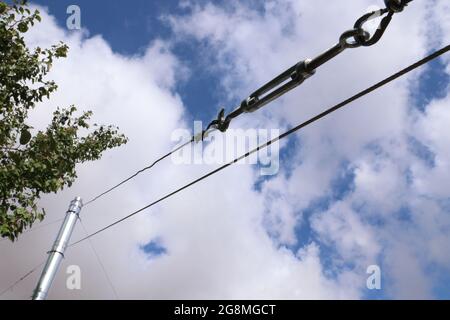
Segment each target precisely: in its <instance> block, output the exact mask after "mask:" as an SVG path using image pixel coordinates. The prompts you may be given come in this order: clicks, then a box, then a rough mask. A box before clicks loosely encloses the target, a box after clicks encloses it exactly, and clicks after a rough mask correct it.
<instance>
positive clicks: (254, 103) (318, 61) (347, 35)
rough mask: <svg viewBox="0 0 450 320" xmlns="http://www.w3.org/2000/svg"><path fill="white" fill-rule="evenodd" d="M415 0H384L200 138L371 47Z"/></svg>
mask: <svg viewBox="0 0 450 320" xmlns="http://www.w3.org/2000/svg"><path fill="white" fill-rule="evenodd" d="M412 1H413V0H384V2H385V5H386V8H384V9H380V10H375V11H372V12H369V13H367V14H365V15H363V16H362V17H360V18H359V19H358V20H357V21H356V23H355V24H354V26H353V29H350V30H347V31H345V32H344V33H343V34H342V35H341V36H340V38H339V42H338V43H337V44H336V45H334V46H333V47H332V48H330V49H328V50H327V51H325V52H323V53H322V54H320V55H318V56H317V57H315V58H314V59H306V60H303V61H300V62H297V63H296V64H295V65H293V66H292V67H290V68H289V69H287V70H285V71H283V72H282V73H281V74H279V75H278V76H276V77H275V78H274V79H272V80H270V81H269V82H267V83H266V84H265V85H263V86H262V87H260V88H259V89H257V90H256V91H254V92H253V93H252V94H250V95H249V96H248V98H247V99H244V100H243V101H242V102H241V104H240V105H239V106H238V107H237V108H236V109H235V110H233V111H232V112H230V113H229V114H228V115H226V116H225V109H221V110H220V112H219V114H218V116H217V119H215V120H213V121H211V123H210V124H209V125H208V126H207V128H206V130H204V131H203V132H202V133H201V134H200V139H203V137H204V136H205V135H206V134H207V133H209V132H210V130H220V131H222V132H225V131H226V130H227V129H228V127H229V125H230V123H231V121H232V120H233V119H235V118H237V117H238V116H240V115H242V114H243V113H251V112H254V111H256V110H258V109H260V108H262V107H263V106H265V105H267V104H268V103H270V102H272V101H274V100H275V99H278V98H279V97H281V96H282V95H284V94H286V93H287V92H289V91H291V90H293V89H294V88H296V87H298V86H299V85H300V84H302V83H303V82H304V81H305V80H306V79H308V78H309V77H311V76H313V75H314V74H315V72H316V69H317V68H318V67H320V66H322V65H323V64H325V63H326V62H328V61H330V60H331V59H333V58H335V57H336V56H337V55H339V54H341V53H342V52H344V51H345V50H346V49H353V48H358V47H361V46H364V47H369V46H372V45H374V44H376V43H377V42H378V41H379V40H380V39H381V37H382V36H383V34H384V32H385V31H386V29H387V27H388V26H389V24H390V22H391V20H392V18H393V16H394V14H396V13H399V12H402V11H403V10H404V9H405V7H406V6H408V4H409V3H410V2H412ZM385 14H387V16H386V17H384V18H383V19H382V20H381V23H380V25H379V27H378V28H377V31H376V32H375V33H374V34H373V35H372V36H371V35H370V34H369V33H368V32H367V31H365V30H364V28H363V26H364V24H365V23H367V22H368V21H370V20H373V19H375V18H377V17H381V16H383V15H385ZM352 39H353V40H352ZM197 139H198V137H195V136H194V137H192V138H191V140H190V141H188V142H186V143H184V144H183V145H181V146H179V147H178V148H176V149H175V150H172V151H171V152H169V153H167V154H165V155H163V156H162V157H160V158H159V159H157V160H156V161H155V162H153V163H152V164H151V165H150V166H148V167H145V168H143V169H141V170H139V171H137V172H136V173H135V174H133V175H131V176H130V177H128V178H126V179H125V180H123V181H121V182H120V183H118V184H116V185H115V186H113V187H111V188H110V189H108V190H106V191H105V192H103V193H101V194H99V195H98V196H96V197H94V198H93V199H92V200H89V201H88V202H86V204H85V206H87V205H89V204H91V203H92V202H94V201H96V200H98V199H99V198H101V197H103V196H104V195H106V194H108V193H110V192H111V191H113V190H115V189H117V188H118V187H120V186H121V185H123V184H124V183H126V182H128V181H130V180H131V179H133V178H135V177H136V176H137V175H139V174H140V173H142V172H144V171H147V170H149V169H150V168H152V167H153V166H154V165H156V164H157V163H158V162H160V161H162V160H164V159H166V158H167V157H169V156H170V155H172V154H173V153H175V152H176V151H178V150H180V149H182V148H184V147H185V146H187V145H189V144H191V143H192V142H194V141H196V140H197Z"/></svg>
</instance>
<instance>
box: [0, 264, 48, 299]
mask: <svg viewBox="0 0 450 320" xmlns="http://www.w3.org/2000/svg"><path fill="white" fill-rule="evenodd" d="M46 260H47V259H45V260H44V261H42V262H41V263H39V264H38V265H37V266H35V267H34V268H33V269H31V270H30V271H28V272H27V273H26V274H25V275H23V276H22V277H20V278H19V279H18V280H17V281H16V282H14V283H13V284H12V285H10V286H9V287H8V288H6V289H5V290H3V291H2V292H1V293H0V297H1V296H3V295H4V294H5V293H7V292H8V291H10V290H12V289H13V288H14V287H15V286H17V285H18V284H19V283H20V282H22V281H23V280H25V279H26V278H28V277H29V276H30V275H31V274H33V273H34V272H35V271H36V270H38V269H39V268H40V267H41V266H43V265H44V263H45V261H46Z"/></svg>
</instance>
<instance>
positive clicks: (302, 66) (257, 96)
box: [203, 0, 413, 133]
mask: <svg viewBox="0 0 450 320" xmlns="http://www.w3.org/2000/svg"><path fill="white" fill-rule="evenodd" d="M411 1H413V0H384V3H385V5H386V8H384V9H380V10H376V11H373V12H369V13H367V14H365V15H363V16H362V17H361V18H359V19H358V20H357V21H356V23H355V25H354V27H353V29H351V30H348V31H346V32H344V33H343V34H342V35H341V37H340V38H339V42H338V43H337V44H336V45H335V46H333V47H332V48H330V49H328V50H327V51H325V52H323V53H322V54H320V55H318V56H317V57H315V58H314V59H306V60H303V61H300V62H298V63H297V64H295V65H294V66H292V67H290V68H289V69H287V70H286V71H284V72H282V73H281V74H279V75H278V76H277V77H275V78H274V79H272V80H271V81H269V82H267V83H266V84H265V85H263V86H262V87H261V88H259V89H257V90H256V91H255V92H253V93H252V94H250V96H249V97H248V98H247V99H245V100H243V101H242V102H241V104H240V105H239V106H238V107H237V108H236V109H235V110H234V111H232V112H231V113H230V114H228V115H227V116H225V109H221V110H220V112H219V114H218V116H217V118H216V119H215V120H213V121H212V122H211V123H210V124H209V125H208V127H207V128H206V130H205V131H203V133H206V132H208V130H210V129H217V130H220V131H222V132H225V131H226V130H227V129H228V127H229V125H230V123H231V121H232V120H233V119H234V118H236V117H238V116H239V115H241V114H242V113H249V112H254V111H256V110H258V109H260V108H261V107H263V106H265V105H266V104H268V103H270V102H271V101H273V100H275V99H277V98H279V97H280V96H282V95H284V94H285V93H287V92H288V91H291V90H292V89H294V88H295V87H297V86H299V85H300V84H302V83H303V81H305V80H306V79H308V78H309V77H311V76H312V75H314V73H315V72H316V69H317V68H318V67H320V66H321V65H323V64H325V63H326V62H328V61H330V60H331V59H333V58H334V57H336V56H337V55H339V54H340V53H342V52H343V51H344V50H345V49H349V48H358V47H361V46H364V47H368V46H372V45H374V44H375V43H377V42H378V41H379V40H380V39H381V37H382V36H383V34H384V32H385V31H386V29H387V27H388V26H389V24H390V22H391V20H392V17H393V16H394V14H395V13H398V12H402V11H403V9H404V8H405V7H406V6H407V5H408V3H409V2H411ZM383 15H386V17H384V18H383V19H382V20H381V22H380V25H379V26H378V28H377V30H376V31H375V33H374V34H373V35H372V36H371V35H370V34H369V33H368V32H367V31H365V30H364V25H365V24H366V23H367V22H368V21H370V20H373V19H376V18H378V17H381V16H383Z"/></svg>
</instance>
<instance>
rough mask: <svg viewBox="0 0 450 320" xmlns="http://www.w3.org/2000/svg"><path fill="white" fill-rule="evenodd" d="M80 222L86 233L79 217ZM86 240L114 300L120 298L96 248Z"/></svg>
mask: <svg viewBox="0 0 450 320" xmlns="http://www.w3.org/2000/svg"><path fill="white" fill-rule="evenodd" d="M80 223H81V226H82V227H83V230H84V234H85V235H87V234H88V232H87V230H86V227H85V226H84V223H83V221H82V220H81V218H80ZM88 242H89V245H90V247H91V249H92V251H93V252H94V255H95V257H96V258H97V261H98V264H99V265H100V267H101V268H102V270H103V274H104V275H105V278H106V280H107V281H108V283H109V286H110V287H111V289H112V292H113V293H114V296H115V297H116V300H120V298H119V295H118V294H117V291H116V288H115V287H114V285H113V283H112V281H111V278H110V277H109V275H108V272H106V268H105V266H104V265H103V263H102V261H101V260H100V256H99V255H98V252H97V250H95V247H94V245H93V243H92V241H91V239H89V240H88Z"/></svg>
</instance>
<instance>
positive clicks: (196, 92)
mask: <svg viewBox="0 0 450 320" xmlns="http://www.w3.org/2000/svg"><path fill="white" fill-rule="evenodd" d="M207 2H208V1H199V2H198V3H203V4H204V3H207ZM34 3H37V4H40V5H43V6H47V7H48V8H49V13H50V14H51V15H53V16H55V17H56V18H57V21H58V25H59V26H60V27H61V28H64V26H65V23H66V19H67V14H66V8H67V6H68V5H70V4H73V2H72V1H66V0H59V1H37V0H36V1H34ZM76 3H77V5H79V6H80V8H81V12H82V21H81V23H82V26H83V28H85V29H87V30H89V33H90V34H89V36H94V35H101V36H102V37H103V38H104V39H105V41H106V42H107V43H108V44H109V46H110V47H111V49H112V50H113V51H114V52H115V53H118V54H120V55H123V56H129V57H135V56H141V55H144V54H145V52H146V49H147V48H148V46H149V45H150V44H151V43H152V42H153V41H154V40H156V39H163V40H165V41H168V42H170V46H171V47H170V50H171V52H172V53H173V54H174V55H175V56H176V58H177V59H179V60H180V61H181V62H182V63H183V64H184V65H187V66H188V67H189V69H190V73H191V75H190V77H189V78H188V79H187V80H183V79H181V80H180V79H179V80H178V81H177V83H176V85H175V86H174V88H172V91H175V92H176V93H177V94H179V96H180V97H181V99H182V102H183V104H184V106H185V107H186V111H187V114H186V118H187V120H188V123H189V122H190V121H191V120H193V119H195V120H202V121H204V122H208V121H210V120H211V119H212V118H214V116H215V115H216V113H217V111H218V110H219V107H221V106H224V107H226V108H227V109H228V110H230V109H232V108H233V106H234V104H236V103H237V102H238V101H239V100H236V98H235V97H231V98H230V96H229V95H227V94H226V92H225V91H226V90H225V89H224V87H223V81H224V78H226V77H227V76H228V75H226V74H223V73H222V72H219V70H222V69H220V68H215V67H211V66H210V65H209V63H211V61H213V60H214V59H209V58H208V59H205V56H208V55H209V54H213V55H214V54H215V52H214V51H213V50H217V47H214V46H212V45H211V43H210V42H211V41H212V40H210V39H208V38H207V37H203V38H202V36H198V37H197V38H195V37H192V38H190V37H181V40H179V39H178V41H175V40H174V39H176V38H177V36H179V35H178V34H176V32H175V31H174V28H173V27H172V26H171V25H170V24H169V23H168V22H167V21H166V20H165V19H163V18H162V17H165V16H167V15H171V16H179V17H183V16H184V15H190V14H192V12H191V11H190V10H189V9H183V8H181V7H180V6H179V4H178V1H173V0H168V1H145V0H136V1H131V2H123V1H84V0H79V1H77V2H76ZM247 3H253V4H254V7H253V8H256V11H257V12H260V13H261V12H262V9H261V7H259V8H258V4H257V3H256V2H253V1H252V2H247ZM215 4H216V5H217V6H219V7H220V6H221V5H222V4H223V2H215ZM331 33H332V35H335V33H336V30H331ZM194 38H195V39H194ZM330 45H331V43H330ZM219 47H220V46H219ZM426 49H427V51H431V50H432V49H435V48H434V47H428V48H426ZM210 51H211V52H212V53H211V52H210ZM311 54H313V53H312V52H311ZM237 55H238V56H239V54H237ZM243 55H244V54H243ZM225 57H227V55H225ZM302 58H305V57H303V56H298V57H296V58H295V59H302ZM218 62H219V61H218ZM295 62H296V61H295V60H293V61H289V62H287V63H288V64H293V63H295ZM233 63H235V62H233ZM343 63H344V62H343ZM347 63H348V62H347ZM236 64H238V63H236ZM231 65H233V64H231ZM233 66H234V65H233ZM268 67H269V66H268ZM444 68H445V64H444V62H443V61H435V62H433V63H431V64H429V65H428V66H427V68H426V69H424V70H423V72H422V73H420V74H419V79H418V81H417V82H414V81H412V82H411V83H410V84H409V89H410V92H409V103H408V105H409V107H410V108H413V109H415V110H418V112H420V113H422V114H426V112H427V106H429V104H430V102H432V101H433V100H436V99H441V98H444V97H445V96H446V94H447V93H448V87H449V85H450V77H449V76H448V74H447V73H446V72H445V70H444ZM387 69H388V70H391V69H389V68H387ZM278 71H282V70H281V69H280V70H278ZM321 73H322V74H323V73H326V71H323V72H321ZM263 74H264V72H263ZM269 74H270V72H269ZM386 75H387V73H386ZM373 79H376V80H380V78H376V77H375V78H373ZM266 80H269V79H268V78H258V79H257V81H259V83H254V86H253V84H250V85H249V86H250V87H251V88H253V89H255V88H256V87H257V86H258V85H260V84H261V83H263V82H265V81H266ZM371 80H372V79H371ZM369 84H372V83H369ZM241 98H244V97H241ZM333 99H334V98H333ZM336 99H338V98H336ZM308 101H309V100H308ZM327 101H328V100H327ZM330 101H334V100H330ZM335 102H337V100H336V101H335ZM277 107H278V106H277ZM266 108H270V106H269V107H266ZM272 116H273V119H274V122H276V125H278V124H279V121H280V120H279V119H280V118H279V117H278V116H279V115H277V114H273V115H272V114H270V116H269V117H272ZM283 120H284V121H286V119H283ZM283 120H281V122H283ZM357 121H359V120H357ZM408 141H409V146H408V147H409V149H410V150H411V153H412V154H413V155H414V156H416V157H417V158H419V159H421V160H422V161H423V162H424V163H425V164H426V165H427V166H428V167H433V166H434V165H435V154H434V153H433V151H432V150H431V147H430V146H428V145H426V144H425V143H424V142H423V141H420V140H419V139H417V138H416V137H415V132H411V137H410V139H409V140H408ZM380 144H381V143H380ZM306 146H307V144H306V143H305V145H304V144H303V141H302V140H301V139H291V140H290V141H289V143H288V144H287V145H286V147H285V148H284V149H283V150H282V154H281V163H280V165H281V166H282V167H283V170H282V174H280V175H284V177H285V180H290V179H291V175H293V177H294V178H295V171H296V169H298V168H297V165H300V160H299V159H300V158H299V157H297V155H298V154H301V151H302V150H303V148H305V150H308V149H307V147H306ZM383 148H384V147H383V146H378V145H377V143H376V142H372V144H369V145H366V146H365V149H367V150H369V153H370V154H375V155H377V157H375V158H376V161H375V162H377V161H379V160H380V159H381V158H382V156H380V155H379V154H377V153H382V152H384V151H385V150H384V149H383ZM378 149H379V150H381V151H378ZM319 159H320V157H319ZM296 160H298V161H299V162H295V161H296ZM353 160H354V159H345V158H344V159H341V160H340V161H339V163H337V164H336V167H335V170H334V171H333V173H332V174H331V175H332V179H331V183H330V186H329V188H328V189H327V190H325V191H324V192H322V193H321V194H320V195H319V196H317V197H313V200H312V201H310V202H309V203H308V205H306V207H301V208H300V210H298V211H299V212H298V214H299V216H300V215H301V216H302V221H301V222H299V223H298V224H294V225H293V226H292V227H293V228H294V231H295V236H296V240H297V241H296V242H294V243H285V242H283V241H280V242H278V243H277V241H278V239H277V237H276V236H274V235H272V236H273V240H274V243H277V244H278V246H279V247H280V248H281V247H287V248H288V249H289V250H290V251H292V252H294V253H295V252H297V250H299V249H301V248H302V247H304V246H307V245H309V244H311V243H319V244H320V249H321V250H320V261H321V263H322V266H323V268H324V273H325V274H326V275H327V277H329V278H334V277H336V276H337V275H338V274H340V273H341V272H343V271H345V270H351V269H352V268H353V267H354V264H353V262H352V260H351V259H347V260H345V259H343V261H344V262H342V263H336V261H338V260H339V261H340V259H341V258H342V257H340V256H339V251H338V249H337V248H336V246H335V243H334V242H333V241H330V242H327V241H325V240H324V237H323V234H319V233H317V232H316V230H315V229H314V228H313V226H312V224H314V223H318V222H317V221H318V220H317V219H319V220H320V219H321V217H323V216H324V215H326V214H329V211H328V210H330V211H332V210H333V207H334V206H335V205H336V203H339V202H340V201H344V200H345V199H346V198H347V197H349V196H350V195H351V194H352V193H353V192H354V191H355V189H357V187H356V186H355V185H356V184H357V183H358V181H356V179H357V173H356V170H357V169H358V166H357V164H356V163H353ZM358 160H360V161H362V160H361V159H358ZM355 161H356V160H355ZM305 163H307V161H305ZM319 171H320V170H319ZM406 174H407V172H405V175H406ZM294 178H293V179H294ZM270 180H274V181H272V183H274V184H276V183H278V182H279V180H283V179H281V178H280V177H279V176H276V177H272V178H260V179H258V180H257V181H256V183H255V184H254V185H253V189H254V190H256V191H257V192H261V194H264V186H265V184H264V183H265V182H268V183H270V182H271V181H270ZM313 180H314V179H313ZM294 187H295V185H294ZM294 189H295V188H294ZM278 191H279V193H280V194H281V195H280V197H281V198H283V197H284V195H283V190H278ZM293 197H294V198H295V195H294V196H293ZM286 198H289V196H288V195H286ZM352 204H353V203H352ZM291 209H292V210H293V211H295V206H292V208H291ZM352 209H353V210H355V211H356V212H359V213H362V214H363V213H364V214H366V213H367V212H369V213H367V216H365V218H364V219H366V221H364V222H365V223H367V224H369V225H371V226H382V225H383V223H386V221H387V220H386V221H385V220H384V219H385V218H386V217H380V216H375V215H371V210H372V211H373V210H374V209H373V208H371V207H370V206H365V204H362V205H361V206H356V205H355V206H353V207H352ZM376 209H378V208H376ZM366 211H367V212H366ZM393 214H395V215H396V216H397V215H398V217H399V218H398V221H400V222H399V223H400V224H401V225H402V226H404V227H405V229H408V228H413V227H414V226H412V225H410V224H409V217H410V214H411V213H410V212H409V207H408V206H403V207H401V208H400V209H398V210H397V211H396V212H395V213H393ZM313 217H314V218H313ZM371 219H372V220H371ZM163 240H164V239H163ZM163 240H161V238H160V237H159V236H158V235H157V236H155V237H152V238H151V239H147V241H146V242H145V243H143V244H141V245H140V246H138V248H140V250H143V251H145V252H146V253H147V254H148V256H149V257H150V258H151V259H152V260H154V259H156V258H158V257H159V256H161V257H163V256H166V255H170V254H171V248H170V247H168V248H166V247H165V246H163V244H164V245H165V243H166V242H165V241H163ZM382 251H383V250H382ZM423 254H425V253H423ZM376 262H377V263H378V264H380V265H381V267H382V269H383V270H388V271H386V272H385V273H383V281H386V282H384V283H385V284H386V285H385V286H384V285H383V290H380V291H368V290H366V291H364V292H363V294H362V297H363V298H367V299H382V298H392V297H393V294H392V292H390V291H389V292H388V291H386V290H385V289H384V288H388V287H389V282H390V281H391V278H393V277H395V276H396V275H395V274H390V272H389V268H388V267H386V268H384V265H385V263H386V261H385V260H384V258H383V254H382V253H380V254H378V256H377V261H376ZM425 269H426V272H427V275H433V279H434V281H433V282H432V289H431V290H432V292H433V294H434V295H433V296H434V297H435V298H440V299H450V281H448V280H449V279H448V276H446V270H445V269H442V267H441V266H435V265H433V264H428V265H426V267H425Z"/></svg>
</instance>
